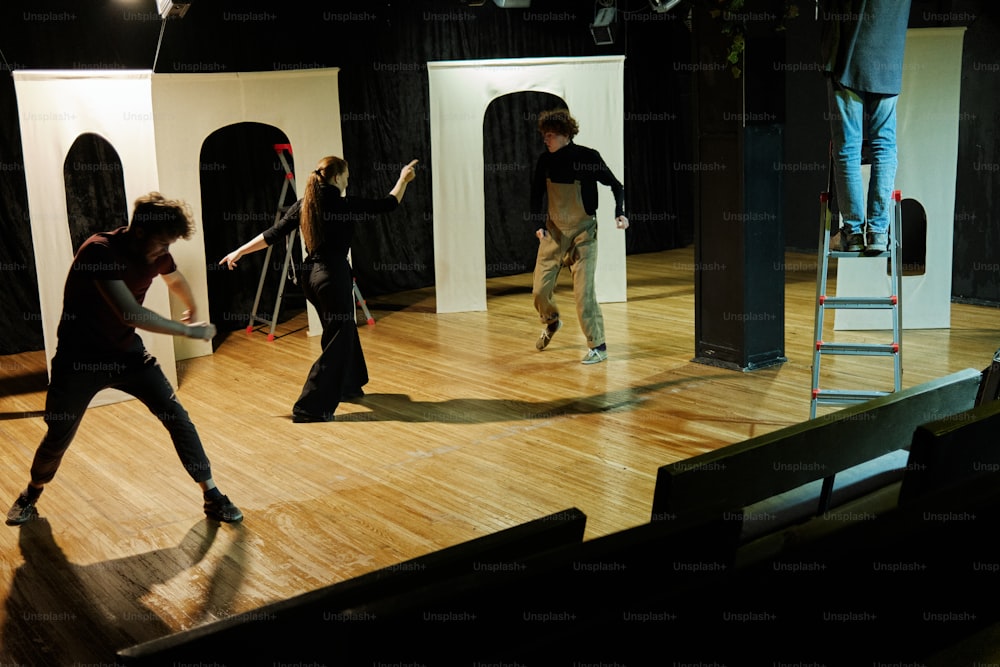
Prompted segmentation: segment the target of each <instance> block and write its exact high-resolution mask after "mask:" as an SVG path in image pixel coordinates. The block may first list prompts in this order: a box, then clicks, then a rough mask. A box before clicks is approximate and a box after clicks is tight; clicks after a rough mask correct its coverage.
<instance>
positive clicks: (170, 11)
mask: <svg viewBox="0 0 1000 667" xmlns="http://www.w3.org/2000/svg"><path fill="white" fill-rule="evenodd" d="M156 4H157V6H158V8H159V10H160V16H161V17H162V18H165V19H173V18H178V19H179V18H184V15H185V14H187V10H188V9H190V8H191V3H190V2H183V1H182V2H172V0H156Z"/></svg>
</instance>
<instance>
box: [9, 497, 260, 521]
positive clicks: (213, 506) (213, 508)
mask: <svg viewBox="0 0 1000 667" xmlns="http://www.w3.org/2000/svg"><path fill="white" fill-rule="evenodd" d="M8 516H9V515H8ZM205 516H207V517H208V518H209V519H214V520H216V521H223V522H225V523H236V522H238V521H242V520H243V512H241V511H240V508H239V507H237V506H236V505H234V504H233V503H232V502H230V500H229V496H219V497H218V498H216V499H215V500H206V501H205Z"/></svg>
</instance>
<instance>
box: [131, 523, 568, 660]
mask: <svg viewBox="0 0 1000 667" xmlns="http://www.w3.org/2000/svg"><path fill="white" fill-rule="evenodd" d="M585 524H586V516H585V515H584V514H583V513H582V512H581V511H580V510H578V509H576V508H570V509H566V510H564V511H562V512H558V513H555V514H551V515H549V516H545V517H541V518H539V519H535V520H533V521H530V522H528V523H525V524H521V525H519V526H514V527H513V528H508V529H506V530H502V531H499V532H496V533H492V534H490V535H485V536H483V537H480V538H477V539H474V540H470V541H468V542H463V543H461V544H458V545H455V546H452V547H448V548H445V549H441V550H438V551H434V552H432V553H429V554H426V555H424V556H420V557H418V558H414V559H411V560H408V561H405V562H402V563H399V564H397V565H392V566H389V567H386V568H382V569H380V570H376V571H374V572H370V573H368V574H364V575H361V576H359V577H355V578H353V579H348V580H346V581H343V582H339V583H336V584H333V585H330V586H327V587H324V588H320V589H318V590H315V591H310V592H308V593H305V594H302V595H299V596H296V597H293V598H290V599H287V600H282V601H280V602H275V603H272V604H268V605H265V606H263V607H260V608H258V609H255V610H253V611H249V612H246V613H242V614H238V615H235V616H232V617H229V618H225V619H222V620H219V621H215V622H213V623H208V624H205V625H202V626H198V627H196V628H192V629H190V630H185V631H182V632H178V633H175V634H172V635H169V636H166V637H162V638H159V639H154V640H152V641H148V642H143V643H141V644H137V645H135V646H132V647H129V648H126V649H123V650H121V651H119V652H118V656H117V659H118V664H122V665H178V664H213V663H217V664H259V665H265V664H266V665H273V664H282V663H295V662H296V661H297V660H307V661H311V660H313V659H315V657H316V656H320V655H326V656H329V657H331V658H334V657H336V656H337V655H338V650H337V649H338V646H341V645H348V644H350V640H351V637H352V635H354V634H356V633H357V632H360V630H359V629H360V628H364V627H367V626H370V625H371V621H372V618H371V617H370V616H368V615H366V612H364V611H363V609H365V608H366V606H371V605H374V604H376V603H377V602H378V601H379V600H380V599H383V598H393V597H398V596H400V595H404V594H406V593H407V592H408V591H414V590H418V589H422V588H427V587H430V588H435V587H438V586H441V585H443V582H445V581H448V580H451V579H454V578H456V577H461V576H463V575H466V574H468V573H470V572H479V571H495V570H497V569H501V570H503V569H515V570H516V569H517V568H519V567H520V565H519V563H520V562H521V561H522V560H523V559H525V558H526V557H528V556H529V555H533V554H536V553H539V552H543V551H546V550H548V549H553V548H556V547H560V546H565V545H568V544H578V543H580V542H581V541H582V540H583V534H584V528H585ZM362 634H363V633H362ZM385 641H392V638H385ZM337 664H343V663H340V662H338V663H337ZM368 664H370V663H368Z"/></svg>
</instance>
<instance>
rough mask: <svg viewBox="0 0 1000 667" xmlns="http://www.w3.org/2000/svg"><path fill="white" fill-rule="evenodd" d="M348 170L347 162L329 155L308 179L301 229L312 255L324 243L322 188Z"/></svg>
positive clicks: (301, 215)
mask: <svg viewBox="0 0 1000 667" xmlns="http://www.w3.org/2000/svg"><path fill="white" fill-rule="evenodd" d="M346 170H347V161H346V160H344V159H343V158H339V157H336V156H334V155H328V156H326V157H325V158H323V159H322V160H320V161H319V164H317V165H316V169H314V170H313V171H312V172H311V173H310V174H309V178H307V179H306V192H305V194H304V195H303V197H302V210H301V211H300V212H299V216H300V217H299V227H301V229H302V240H303V241H304V242H305V244H306V252H307V253H310V252H312V251H313V250H315V249H316V248H318V247H319V246H320V244H322V243H323V211H322V209H321V208H320V194H319V192H320V186H321V185H323V184H324V183H327V182H329V181H330V180H331V179H334V178H337V177H338V176H340V175H341V174H343V173H344V172H345V171H346Z"/></svg>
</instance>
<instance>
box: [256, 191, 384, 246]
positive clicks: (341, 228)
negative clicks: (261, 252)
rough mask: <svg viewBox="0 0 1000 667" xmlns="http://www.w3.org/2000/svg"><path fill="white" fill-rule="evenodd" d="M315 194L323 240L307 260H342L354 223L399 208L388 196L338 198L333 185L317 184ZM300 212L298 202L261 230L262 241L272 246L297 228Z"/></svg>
mask: <svg viewBox="0 0 1000 667" xmlns="http://www.w3.org/2000/svg"><path fill="white" fill-rule="evenodd" d="M319 194H320V197H319V203H320V210H321V211H322V212H323V214H322V221H321V223H320V224H321V225H322V227H323V241H322V242H321V243H320V244H319V246H318V247H316V248H313V249H312V251H311V252H310V253H309V255H308V259H318V260H322V261H327V262H329V261H333V260H336V259H346V257H347V253H348V251H350V249H351V239H352V238H353V237H354V223H356V222H365V221H368V220H372V219H374V218H375V216H377V215H379V214H382V213H389V212H390V211H393V210H394V209H395V208H396V207H397V206H399V201H398V200H397V199H396V198H395V197H393V196H392V195H386V196H385V197H382V198H381V199H365V198H364V197H342V196H341V193H340V188H338V187H336V186H334V185H326V184H323V185H321V186H320V190H319ZM301 210H302V200H301V199H300V200H298V201H297V202H295V203H294V204H292V205H291V206H290V207H289V208H288V211H286V212H285V215H283V216H282V217H281V219H280V220H278V221H277V222H276V223H274V225H272V226H271V227H270V228H269V229H266V230H265V231H264V233H263V236H264V241H266V242H267V244H268V245H272V244H273V243H274V242H275V241H277V240H278V239H279V238H283V237H285V236H288V235H289V234H291V233H292V230H293V229H298V227H299V217H300V212H301Z"/></svg>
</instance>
